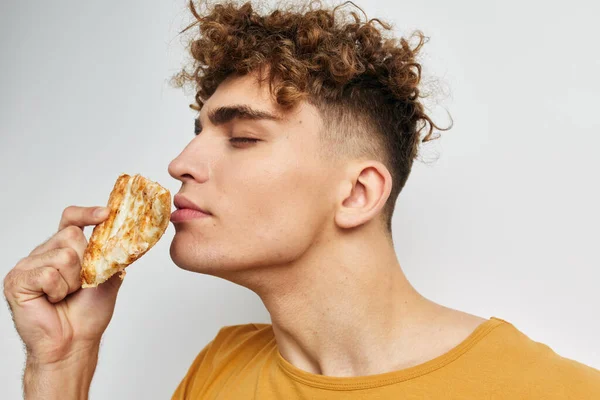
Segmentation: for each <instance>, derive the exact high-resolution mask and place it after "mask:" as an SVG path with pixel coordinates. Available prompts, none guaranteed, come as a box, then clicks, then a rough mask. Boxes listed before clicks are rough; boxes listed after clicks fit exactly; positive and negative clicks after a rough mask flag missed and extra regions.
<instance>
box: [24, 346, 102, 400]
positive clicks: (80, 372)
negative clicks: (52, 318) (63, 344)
mask: <svg viewBox="0 0 600 400" xmlns="http://www.w3.org/2000/svg"><path fill="white" fill-rule="evenodd" d="M98 352H99V349H98V347H90V348H79V349H74V350H73V351H71V352H69V354H68V356H67V358H64V359H60V360H53V361H51V362H48V361H47V360H46V359H45V358H44V357H37V356H34V355H31V354H28V355H27V361H26V367H25V374H24V377H23V388H24V395H25V399H26V400H35V399H48V400H51V399H87V398H88V393H89V388H90V384H91V382H92V378H93V376H94V371H95V370H96V364H97V362H98Z"/></svg>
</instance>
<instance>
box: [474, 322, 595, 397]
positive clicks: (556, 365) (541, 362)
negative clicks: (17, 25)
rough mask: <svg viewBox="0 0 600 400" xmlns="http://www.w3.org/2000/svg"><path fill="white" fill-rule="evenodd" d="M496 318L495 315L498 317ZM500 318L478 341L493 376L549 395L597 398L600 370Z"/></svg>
mask: <svg viewBox="0 0 600 400" xmlns="http://www.w3.org/2000/svg"><path fill="white" fill-rule="evenodd" d="M497 319H498V318H497ZM498 320H499V321H501V322H502V324H500V325H499V326H497V327H496V328H495V329H494V331H493V332H491V333H490V335H488V338H486V340H485V341H484V342H483V343H481V345H482V346H481V350H483V351H484V353H486V357H485V358H486V360H488V361H487V362H486V363H485V364H487V366H488V367H489V368H490V371H491V370H492V369H493V370H494V371H495V373H496V375H495V376H497V377H498V378H500V379H502V380H504V382H511V383H512V384H514V385H516V386H517V387H521V388H522V389H523V390H524V391H526V392H529V393H535V394H536V395H538V394H541V393H544V396H546V397H544V398H550V399H555V398H556V399H558V398H560V399H580V398H600V370H598V369H595V368H593V367H591V366H588V365H585V364H583V363H581V362H579V361H576V360H573V359H570V358H567V357H563V356H562V355H560V354H558V353H556V352H555V351H554V350H553V349H552V348H551V347H550V346H549V345H547V344H545V343H542V342H539V341H536V340H534V339H532V338H530V337H529V336H527V335H526V334H525V333H523V332H522V331H520V330H519V329H517V328H516V327H515V326H514V325H512V324H511V323H510V322H507V321H504V320H501V319H498Z"/></svg>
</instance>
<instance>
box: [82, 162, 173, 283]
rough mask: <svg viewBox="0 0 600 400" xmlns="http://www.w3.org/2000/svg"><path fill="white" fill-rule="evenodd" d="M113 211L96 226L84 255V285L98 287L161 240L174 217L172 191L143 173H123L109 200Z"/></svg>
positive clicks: (123, 270) (123, 272)
mask: <svg viewBox="0 0 600 400" xmlns="http://www.w3.org/2000/svg"><path fill="white" fill-rule="evenodd" d="M108 208H110V214H109V216H108V218H107V219H106V220H105V221H104V222H102V223H100V224H98V225H96V226H95V227H94V230H93V231H92V235H91V236H90V241H89V243H88V245H87V248H86V249H85V252H84V254H83V263H82V265H81V287H83V288H88V287H96V286H98V285H99V284H101V283H102V282H104V281H106V280H107V279H108V278H110V277H111V276H113V275H114V274H116V273H117V272H121V279H123V276H124V275H125V268H126V267H127V266H128V265H130V264H131V263H133V262H134V261H135V260H137V259H138V258H140V257H141V256H143V255H144V254H145V253H146V252H147V251H148V250H150V248H152V246H154V245H155V244H156V242H158V240H159V239H160V238H161V237H162V235H163V234H164V233H165V230H166V229H167V225H168V224H169V219H170V216H171V193H170V192H169V191H168V190H167V189H165V188H163V187H162V186H161V185H159V184H158V183H156V182H152V181H150V180H148V179H146V178H144V177H143V176H141V175H139V174H136V175H133V176H130V175H127V174H121V175H120V176H119V177H118V179H117V181H116V183H115V186H114V188H113V190H112V192H111V193H110V197H109V199H108Z"/></svg>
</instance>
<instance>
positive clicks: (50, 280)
mask: <svg viewBox="0 0 600 400" xmlns="http://www.w3.org/2000/svg"><path fill="white" fill-rule="evenodd" d="M42 279H43V280H44V282H45V283H46V284H47V285H50V286H53V287H54V286H57V285H58V283H59V282H60V273H59V272H58V270H56V268H52V267H46V268H44V269H43V270H42Z"/></svg>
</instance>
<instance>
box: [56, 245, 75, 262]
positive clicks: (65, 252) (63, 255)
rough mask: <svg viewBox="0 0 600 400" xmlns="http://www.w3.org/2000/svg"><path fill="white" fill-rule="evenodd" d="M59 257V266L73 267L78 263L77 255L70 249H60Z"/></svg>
mask: <svg viewBox="0 0 600 400" xmlns="http://www.w3.org/2000/svg"><path fill="white" fill-rule="evenodd" d="M59 255H60V257H59V260H60V261H59V263H60V264H61V265H74V264H77V263H78V262H79V255H78V254H77V252H76V251H75V250H74V249H72V248H71V247H65V248H63V249H61V250H60V252H59Z"/></svg>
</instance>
